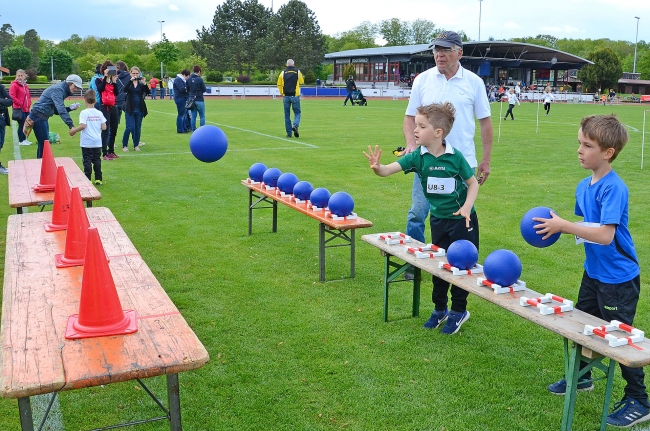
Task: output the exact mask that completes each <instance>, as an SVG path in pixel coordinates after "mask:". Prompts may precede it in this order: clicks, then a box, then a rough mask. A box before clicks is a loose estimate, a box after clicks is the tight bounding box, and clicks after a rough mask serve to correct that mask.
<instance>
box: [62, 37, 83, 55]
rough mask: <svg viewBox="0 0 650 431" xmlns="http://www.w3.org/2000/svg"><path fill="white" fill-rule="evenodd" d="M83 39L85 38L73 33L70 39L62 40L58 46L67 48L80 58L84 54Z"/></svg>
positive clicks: (71, 53)
mask: <svg viewBox="0 0 650 431" xmlns="http://www.w3.org/2000/svg"><path fill="white" fill-rule="evenodd" d="M82 41H83V39H82V38H81V37H79V35H78V34H73V35H72V36H70V38H69V39H66V40H62V41H61V42H59V44H58V45H57V48H59V49H63V50H66V51H68V52H69V53H70V55H72V56H73V57H74V58H78V57H81V56H82V55H84V51H83V50H82V49H81V42H82Z"/></svg>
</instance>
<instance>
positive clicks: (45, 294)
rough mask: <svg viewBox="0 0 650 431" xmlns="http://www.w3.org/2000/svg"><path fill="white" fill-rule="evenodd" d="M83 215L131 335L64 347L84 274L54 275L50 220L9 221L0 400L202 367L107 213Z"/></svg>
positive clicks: (58, 246)
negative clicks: (129, 319)
mask: <svg viewBox="0 0 650 431" xmlns="http://www.w3.org/2000/svg"><path fill="white" fill-rule="evenodd" d="M86 211H87V214H88V218H89V220H90V225H91V226H95V227H97V228H98V231H99V234H100V237H101V239H102V243H103V245H104V249H105V251H106V254H107V256H108V257H109V259H110V264H109V267H110V270H111V273H112V275H113V279H114V281H115V286H116V288H117V291H118V295H119V298H120V301H121V304H122V308H123V309H133V310H136V312H137V314H138V332H136V333H134V334H130V335H123V336H109V337H97V338H86V339H80V340H66V339H65V338H64V334H65V329H66V323H67V320H68V316H69V315H71V314H77V313H78V312H79V297H80V294H81V281H82V274H83V267H73V268H63V269H57V268H56V267H55V265H54V255H55V254H58V253H63V251H64V248H65V231H61V232H52V233H46V232H45V230H44V229H43V225H44V223H45V222H47V221H48V220H49V218H51V213H30V214H19V215H12V216H10V217H9V222H8V228H7V251H6V255H5V256H6V257H5V277H4V289H3V301H2V321H1V326H0V340H1V343H2V354H1V355H0V370H1V371H2V374H1V375H0V395H2V396H3V397H5V398H17V397H25V396H32V395H36V394H42V393H48V392H52V391H58V390H69V389H76V388H83V387H88V386H97V385H102V384H108V383H114V382H119V381H125V380H131V379H134V378H144V377H151V376H156V375H162V374H169V373H179V372H182V371H186V370H192V369H195V368H199V367H201V366H202V365H203V364H205V363H206V362H207V361H208V359H209V355H208V352H207V351H206V350H205V348H204V347H203V345H202V344H201V342H200V341H199V339H198V338H197V337H196V335H195V334H194V332H193V331H192V330H191V328H190V327H189V326H188V324H187V322H186V321H185V319H184V318H183V316H182V315H181V314H180V313H179V311H178V309H177V308H176V306H174V304H173V303H172V301H171V300H170V299H169V297H168V296H167V294H166V293H165V291H164V290H163V288H162V287H161V286H160V284H159V283H158V281H157V280H156V278H155V276H154V275H153V274H152V272H151V270H150V269H149V267H148V266H147V264H146V263H145V262H144V261H143V259H142V257H141V256H140V255H139V254H138V251H137V250H136V248H135V247H134V246H133V244H132V243H131V241H130V240H129V238H128V237H127V236H126V234H125V233H124V231H123V229H122V228H121V226H120V224H119V223H118V222H117V220H115V217H114V216H113V214H112V213H111V212H110V210H109V209H107V208H102V207H97V208H88V209H87V210H86Z"/></svg>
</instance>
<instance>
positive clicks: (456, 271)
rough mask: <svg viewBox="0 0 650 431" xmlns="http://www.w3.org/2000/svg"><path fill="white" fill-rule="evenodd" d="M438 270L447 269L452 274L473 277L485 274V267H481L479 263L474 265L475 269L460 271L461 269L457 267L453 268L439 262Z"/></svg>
mask: <svg viewBox="0 0 650 431" xmlns="http://www.w3.org/2000/svg"><path fill="white" fill-rule="evenodd" d="M438 268H439V269H446V270H447V271H449V272H451V273H452V274H454V275H473V274H481V273H483V265H479V264H478V263H477V264H476V265H474V267H473V268H470V269H460V268H456V267H455V266H451V264H449V263H445V262H438Z"/></svg>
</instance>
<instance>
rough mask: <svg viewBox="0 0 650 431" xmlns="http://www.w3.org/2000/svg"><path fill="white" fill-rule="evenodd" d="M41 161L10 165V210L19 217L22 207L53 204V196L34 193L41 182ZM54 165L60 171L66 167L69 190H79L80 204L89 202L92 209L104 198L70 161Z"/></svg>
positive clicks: (52, 194)
mask: <svg viewBox="0 0 650 431" xmlns="http://www.w3.org/2000/svg"><path fill="white" fill-rule="evenodd" d="M41 161H42V159H26V160H10V161H9V206H10V207H11V208H16V212H17V213H18V214H22V213H23V207H31V206H44V205H51V204H52V203H53V202H54V192H43V193H37V192H35V191H34V189H33V187H34V185H35V184H38V182H39V181H40V179H41ZM54 162H55V163H56V165H57V167H58V166H63V167H65V173H66V175H67V176H68V181H69V182H70V187H71V188H72V187H78V188H79V193H80V194H81V200H83V201H85V202H86V206H87V207H92V205H93V201H96V200H99V199H101V198H102V195H101V193H99V191H98V190H97V188H95V186H93V185H92V183H91V182H90V180H89V179H88V178H86V175H85V174H84V173H83V172H82V171H81V169H79V166H77V164H76V163H75V162H74V160H72V159H71V158H70V157H56V158H55V159H54Z"/></svg>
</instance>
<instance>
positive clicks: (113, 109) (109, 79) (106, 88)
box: [95, 60, 119, 160]
mask: <svg viewBox="0 0 650 431" xmlns="http://www.w3.org/2000/svg"><path fill="white" fill-rule="evenodd" d="M109 66H110V67H109ZM99 73H100V74H101V75H102V78H97V79H95V85H96V86H97V92H98V93H99V94H100V96H101V99H102V103H101V107H100V109H99V110H100V111H101V112H102V114H104V118H106V123H107V124H108V127H107V128H106V130H102V154H103V156H104V157H103V159H104V160H114V159H119V156H118V155H117V154H115V135H116V134H117V124H118V122H117V121H118V111H117V106H116V103H117V102H116V101H117V95H118V93H119V90H118V88H117V68H116V67H115V66H114V65H113V63H112V62H111V61H110V60H106V61H105V62H103V63H102V65H101V67H100V68H99Z"/></svg>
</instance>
